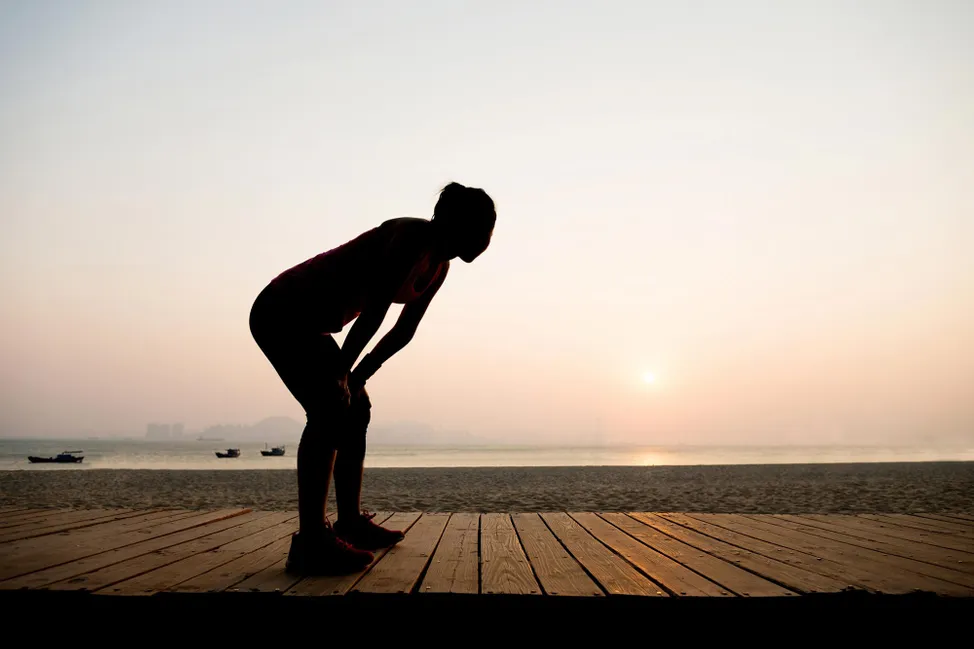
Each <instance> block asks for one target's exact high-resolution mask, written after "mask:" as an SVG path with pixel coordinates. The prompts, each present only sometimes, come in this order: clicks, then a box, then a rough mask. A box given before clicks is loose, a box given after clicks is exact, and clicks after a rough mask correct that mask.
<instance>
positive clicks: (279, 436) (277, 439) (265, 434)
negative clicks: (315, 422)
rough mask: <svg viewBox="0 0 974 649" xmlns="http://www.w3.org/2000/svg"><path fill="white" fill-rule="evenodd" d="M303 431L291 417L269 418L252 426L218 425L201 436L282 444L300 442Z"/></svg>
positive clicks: (206, 429) (299, 423) (204, 431)
mask: <svg viewBox="0 0 974 649" xmlns="http://www.w3.org/2000/svg"><path fill="white" fill-rule="evenodd" d="M303 430H304V424H303V423H302V422H299V421H296V420H294V419H291V418H290V417H268V418H267V419H262V420H260V421H258V422H257V423H256V424H252V425H250V426H244V425H241V424H217V425H215V426H210V427H209V428H205V429H203V430H202V431H200V433H199V435H200V436H202V437H206V438H211V439H213V438H219V439H225V440H227V441H241V442H244V441H247V442H265V443H267V444H282V443H286V442H296V441H298V440H299V439H300V438H301V431H303Z"/></svg>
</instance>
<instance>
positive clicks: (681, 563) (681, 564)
mask: <svg viewBox="0 0 974 649" xmlns="http://www.w3.org/2000/svg"><path fill="white" fill-rule="evenodd" d="M615 513H622V514H625V512H615ZM595 515H596V516H598V517H599V518H601V519H602V520H604V521H605V522H606V523H608V524H609V525H611V526H612V527H614V528H616V529H617V530H619V531H620V532H622V533H623V534H625V535H626V536H628V537H629V538H631V539H632V540H633V541H635V542H636V543H639V544H640V545H644V546H646V547H647V548H649V549H650V550H653V551H654V552H658V553H660V554H661V555H663V556H664V557H666V558H667V559H670V560H671V561H673V562H674V563H676V564H677V565H680V566H683V567H684V568H686V569H687V570H689V571H690V572H692V573H694V574H695V575H699V576H700V577H703V578H704V579H706V580H707V581H709V582H710V583H712V584H714V585H716V586H719V587H721V588H723V589H724V590H726V591H728V592H731V593H734V595H735V596H736V597H741V594H740V593H738V592H737V591H736V590H734V589H733V588H728V587H727V586H725V585H724V584H722V583H720V582H719V581H717V580H716V579H714V578H713V577H711V576H710V575H707V574H704V573H702V572H700V571H699V570H694V569H693V568H691V567H690V566H688V565H687V564H685V563H683V562H682V561H680V560H679V559H678V558H677V557H674V556H671V555H669V554H667V553H666V552H663V550H661V549H659V548H654V547H653V546H651V545H650V544H648V543H646V542H645V541H643V540H641V539H637V538H636V537H635V536H633V535H632V534H630V533H629V532H627V531H626V530H624V529H622V528H621V527H619V526H618V525H616V524H615V523H613V522H612V521H610V520H608V519H607V518H606V517H605V512H601V513H596V514H595ZM633 520H635V519H633ZM636 522H637V523H640V524H641V525H645V523H643V522H642V521H636ZM646 527H649V526H648V525H647V526H646ZM667 536H669V535H667ZM670 538H672V537H670ZM676 541H677V542H679V543H683V544H684V545H687V546H688V547H693V546H692V545H690V544H688V543H686V542H685V541H680V540H679V539H676ZM695 549H696V548H695ZM708 554H709V553H708ZM710 556H713V555H710ZM623 558H625V557H623ZM714 559H716V560H718V561H723V562H724V563H726V564H727V565H729V566H733V567H737V566H734V564H732V563H728V562H727V561H724V560H723V559H721V558H720V557H714ZM633 567H635V568H636V569H637V570H639V568H638V567H636V566H633ZM640 572H642V571H640ZM643 574H645V573H643ZM646 576H647V577H649V575H646ZM650 580H652V578H651V577H650ZM671 594H672V593H671ZM674 596H676V597H682V596H681V595H674Z"/></svg>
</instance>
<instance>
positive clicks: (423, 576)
mask: <svg viewBox="0 0 974 649" xmlns="http://www.w3.org/2000/svg"><path fill="white" fill-rule="evenodd" d="M428 513H429V512H423V516H426V514H428ZM455 513H456V512H451V513H450V515H449V516H447V517H446V524H445V525H443V529H442V530H440V535H439V536H438V537H436V543H435V544H434V545H433V549H432V550H430V553H429V555H428V556H427V557H426V563H424V564H423V569H422V570H420V571H419V577H417V578H416V583H414V584H413V586H412V588H410V589H409V594H410V595H413V594H416V593H418V592H419V589H420V588H422V587H423V580H424V579H426V573H427V572H429V569H430V566H431V565H432V564H433V555H435V554H436V550H437V549H438V548H439V547H440V541H442V540H443V535H444V534H446V529H447V528H448V527H450V521H451V520H452V519H453V515H454V514H455ZM420 518H422V516H421V517H420ZM416 521H417V522H419V519H418V518H417V519H416Z"/></svg>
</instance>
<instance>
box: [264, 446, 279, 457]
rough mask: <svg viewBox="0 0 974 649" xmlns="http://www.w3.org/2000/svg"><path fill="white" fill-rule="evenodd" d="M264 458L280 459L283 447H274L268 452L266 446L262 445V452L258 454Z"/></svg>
mask: <svg viewBox="0 0 974 649" xmlns="http://www.w3.org/2000/svg"><path fill="white" fill-rule="evenodd" d="M260 454H261V455H263V456H264V457H281V456H282V455H284V445H283V444H281V445H280V446H275V447H273V448H272V449H270V450H267V444H264V450H263V451H261V452H260Z"/></svg>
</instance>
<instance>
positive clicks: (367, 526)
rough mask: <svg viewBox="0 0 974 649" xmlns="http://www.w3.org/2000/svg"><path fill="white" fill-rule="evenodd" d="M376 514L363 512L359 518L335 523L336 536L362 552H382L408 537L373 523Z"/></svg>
mask: <svg viewBox="0 0 974 649" xmlns="http://www.w3.org/2000/svg"><path fill="white" fill-rule="evenodd" d="M373 518H375V514H370V513H369V512H362V513H361V514H360V515H359V517H358V518H355V519H352V520H345V519H344V518H340V519H338V520H337V521H336V522H335V534H337V535H338V537H339V538H340V539H341V540H343V541H345V542H346V543H348V544H350V545H352V546H354V547H356V548H361V549H362V550H380V549H382V548H388V547H391V546H393V545H395V544H396V543H399V542H400V541H402V540H403V539H404V538H406V535H405V534H403V533H402V532H400V531H399V530H387V529H386V528H384V527H380V526H379V525H376V524H375V523H373V522H372V519H373Z"/></svg>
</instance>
